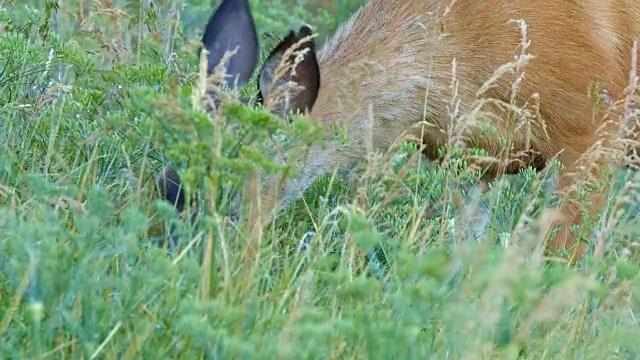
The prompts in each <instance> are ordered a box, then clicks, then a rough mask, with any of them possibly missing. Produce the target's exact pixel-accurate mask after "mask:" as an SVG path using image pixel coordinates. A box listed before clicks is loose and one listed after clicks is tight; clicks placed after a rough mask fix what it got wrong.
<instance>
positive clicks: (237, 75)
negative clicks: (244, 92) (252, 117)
mask: <svg viewBox="0 0 640 360" xmlns="http://www.w3.org/2000/svg"><path fill="white" fill-rule="evenodd" d="M202 43H203V44H204V47H205V49H207V51H209V55H208V61H207V74H208V75H211V74H212V73H213V72H214V69H215V67H216V66H217V65H218V64H219V63H220V60H222V58H223V56H224V55H225V53H226V52H228V51H229V52H232V51H234V50H236V48H237V52H236V53H235V54H234V55H233V56H231V58H230V59H229V60H228V62H227V65H226V68H225V72H226V73H227V75H229V77H228V78H226V79H225V80H226V81H225V82H226V84H227V86H229V88H231V89H239V88H241V87H242V86H244V85H245V84H246V83H247V82H248V81H249V79H250V78H251V74H253V71H254V70H255V68H256V65H257V63H258V51H259V48H258V46H259V45H258V36H257V34H256V28H255V24H254V21H253V16H252V15H251V10H250V9H249V0H223V1H222V3H221V4H220V6H219V7H218V9H217V10H216V11H215V13H214V14H213V15H212V16H211V19H209V23H208V24H207V27H206V28H205V31H204V35H203V36H202Z"/></svg>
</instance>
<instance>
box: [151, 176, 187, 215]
mask: <svg viewBox="0 0 640 360" xmlns="http://www.w3.org/2000/svg"><path fill="white" fill-rule="evenodd" d="M157 182H158V188H159V190H160V196H161V197H162V198H163V199H164V200H166V201H168V202H169V203H170V204H171V205H173V206H174V207H175V208H176V210H177V211H178V213H180V214H182V212H183V211H184V207H185V205H186V204H185V202H186V197H185V195H184V189H183V188H182V182H181V181H180V176H179V175H178V173H177V172H176V171H175V170H174V169H173V168H172V167H171V166H167V167H166V168H165V169H164V171H163V172H162V174H160V176H159V178H158V179H157Z"/></svg>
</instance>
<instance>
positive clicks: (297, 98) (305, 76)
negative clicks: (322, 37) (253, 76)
mask: <svg viewBox="0 0 640 360" xmlns="http://www.w3.org/2000/svg"><path fill="white" fill-rule="evenodd" d="M311 33H312V32H311V28H310V27H309V26H307V25H305V26H302V27H301V28H300V30H299V31H298V33H297V34H296V33H295V32H293V31H290V32H289V34H288V35H287V36H286V37H285V38H284V39H283V40H282V41H280V43H279V44H278V45H277V46H276V47H275V49H274V50H273V51H272V52H271V54H269V57H268V58H267V60H266V61H265V63H264V64H263V65H262V68H261V69H260V74H259V77H258V89H259V94H258V102H260V103H263V104H264V102H268V103H270V105H271V110H272V112H273V113H274V114H276V115H279V116H281V117H284V116H285V115H286V113H288V112H289V111H293V112H298V111H300V112H308V111H310V110H311V109H312V108H313V105H314V103H315V101H316V98H317V97H318V91H319V90H320V69H319V67H318V60H317V58H316V50H315V43H314V41H313V38H308V37H310V36H311ZM304 38H308V39H307V40H305V41H301V40H303V39H304ZM285 55H286V58H284V56H285ZM296 56H303V58H302V60H301V61H300V62H299V63H298V64H297V65H296V66H295V67H293V65H294V63H295V61H296ZM281 64H282V66H280V65H281ZM292 67H293V68H292ZM283 70H286V71H284V72H283ZM289 81H291V82H293V83H295V85H299V86H301V87H302V89H300V90H297V91H295V92H293V93H292V92H290V91H284V92H281V90H279V89H282V86H283V85H284V84H286V83H288V82H289Z"/></svg>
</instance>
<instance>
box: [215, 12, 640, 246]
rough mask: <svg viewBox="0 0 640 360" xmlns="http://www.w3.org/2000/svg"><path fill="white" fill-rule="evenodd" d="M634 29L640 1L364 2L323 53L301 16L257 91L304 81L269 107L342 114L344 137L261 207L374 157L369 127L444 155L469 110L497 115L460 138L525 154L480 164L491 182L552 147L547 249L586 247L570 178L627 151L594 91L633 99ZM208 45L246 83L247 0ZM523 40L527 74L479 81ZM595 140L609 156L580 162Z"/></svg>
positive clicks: (325, 118)
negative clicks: (285, 69) (524, 124)
mask: <svg viewBox="0 0 640 360" xmlns="http://www.w3.org/2000/svg"><path fill="white" fill-rule="evenodd" d="M518 19H522V20H524V21H525V22H526V26H524V27H521V29H526V30H527V31H526V38H525V39H524V40H523V36H522V35H523V34H522V33H521V31H518V27H516V26H514V24H513V23H512V22H511V21H512V20H518ZM516 24H517V22H516ZM520 24H521V25H522V23H521V22H520ZM639 34H640V2H638V1H636V0H583V1H574V0H529V1H513V0H493V1H477V0H397V1H396V0H369V1H368V2H367V3H366V5H364V6H363V7H362V8H361V9H360V10H358V11H357V12H356V13H355V14H354V15H353V16H352V17H351V18H350V19H349V20H348V21H347V22H346V23H345V24H344V25H343V26H342V27H341V28H340V29H339V30H338V31H337V33H336V34H335V35H334V36H333V37H332V38H330V39H329V40H328V41H327V42H326V44H325V45H324V47H323V48H322V50H321V51H320V52H318V53H317V54H316V51H315V46H314V42H313V40H312V39H308V37H309V36H310V35H311V29H310V28H309V27H308V26H303V27H302V28H301V29H300V31H299V32H298V33H297V34H296V33H294V32H290V33H289V34H288V36H287V37H285V39H284V40H282V42H281V43H280V44H279V45H278V46H277V47H276V48H275V49H274V50H273V52H272V53H271V54H270V56H269V58H268V59H267V60H266V62H265V64H264V65H263V66H262V68H261V69H260V73H259V80H258V85H259V89H260V96H259V97H258V100H259V102H261V103H263V104H269V102H270V100H271V98H272V97H273V94H274V92H273V91H272V89H274V88H275V87H274V86H272V85H273V84H276V85H277V84H282V83H284V82H287V81H289V82H290V83H293V84H296V85H299V88H297V89H293V90H292V91H291V92H290V95H291V96H290V97H289V99H288V101H286V102H282V101H281V102H279V103H278V102H277V101H275V100H274V102H275V105H274V104H271V106H267V107H268V108H270V109H272V110H273V111H274V112H275V113H277V114H278V115H281V116H284V115H286V114H287V113H288V112H290V111H302V112H305V113H306V114H308V116H309V117H310V118H311V119H313V120H314V121H318V122H320V123H322V124H325V125H328V124H331V123H334V124H339V125H341V126H342V127H343V128H345V129H346V134H347V137H348V139H349V140H350V144H348V145H349V146H348V147H347V146H346V145H344V144H342V143H341V142H339V141H337V140H335V141H334V140H331V139H330V138H329V139H327V140H324V141H323V142H322V143H320V144H317V145H312V146H311V147H310V148H309V149H308V151H307V154H308V155H307V156H306V160H305V162H304V164H303V166H302V167H301V171H300V172H299V175H296V176H294V177H292V178H291V179H289V180H286V181H285V182H284V184H283V186H282V187H281V188H277V187H276V186H275V184H276V183H277V182H276V179H275V178H271V179H270V180H269V183H268V184H267V185H268V187H267V188H268V189H270V191H269V192H263V195H262V204H263V205H265V206H266V209H267V210H269V211H271V210H277V209H280V208H282V207H283V206H285V205H287V204H288V203H289V202H290V201H292V200H294V199H296V198H299V197H300V196H301V193H302V192H303V191H304V190H305V189H307V188H308V187H309V186H310V185H311V184H312V183H313V182H314V181H315V180H316V179H317V178H318V177H319V176H322V175H324V174H327V173H330V172H332V171H334V170H336V169H345V168H348V167H351V166H353V164H354V163H355V162H357V161H358V160H361V159H363V158H364V157H365V156H366V152H367V145H366V141H365V138H366V137H368V136H369V135H367V134H370V136H371V144H372V145H373V149H374V150H381V151H384V150H387V149H388V148H389V147H390V146H391V145H392V144H393V143H394V142H396V141H397V140H398V139H399V137H401V136H411V137H413V138H414V139H419V142H420V143H421V145H422V149H423V153H424V155H426V157H427V158H429V159H436V157H437V149H438V148H439V147H440V146H442V145H445V144H447V143H448V141H450V140H451V139H450V136H451V135H450V134H451V133H452V127H453V122H452V115H451V114H452V113H454V112H456V111H457V112H458V113H460V114H465V113H466V114H472V113H473V114H475V115H476V117H479V118H481V119H477V120H481V121H485V122H487V121H488V122H490V123H491V124H492V125H493V127H494V131H493V132H486V131H481V130H480V127H479V126H475V127H474V126H473V124H472V125H470V126H469V127H467V128H466V129H465V130H464V132H463V135H464V136H462V137H461V139H462V141H463V144H464V145H466V146H467V147H476V148H481V149H484V150H485V151H486V152H487V153H488V155H489V156H492V157H496V158H504V154H505V148H504V146H503V144H504V143H503V142H501V141H500V138H503V139H507V140H508V141H509V142H510V143H511V144H512V145H513V147H512V148H511V149H509V150H508V152H509V153H512V154H515V153H520V154H525V156H523V157H521V158H520V159H519V161H518V162H517V163H512V164H509V165H507V166H501V165H498V164H495V163H483V162H481V161H477V164H479V165H481V166H482V167H483V168H484V169H485V170H486V172H485V177H484V180H486V181H489V180H491V179H493V178H495V177H496V176H500V175H503V174H512V173H516V172H517V171H519V170H520V169H523V168H526V167H528V166H534V167H535V168H537V169H542V168H543V167H544V166H545V165H546V164H547V163H548V162H549V161H550V160H551V159H553V158H556V159H558V160H559V161H560V163H562V164H563V165H564V169H563V170H562V171H561V173H560V177H559V190H560V193H561V194H562V195H563V197H564V200H565V201H564V202H563V204H562V205H561V214H562V215H563V218H562V219H561V220H559V221H558V222H557V224H558V225H560V226H561V229H560V232H559V233H558V234H557V235H556V236H555V238H554V239H552V241H551V242H550V243H549V245H548V248H549V250H558V249H563V248H564V249H569V248H570V247H573V246H576V249H575V251H576V253H577V255H578V256H579V257H580V258H581V257H582V256H583V255H584V253H585V251H586V246H585V244H583V243H579V242H578V241H577V239H576V236H575V235H574V234H573V233H572V232H571V231H570V226H571V225H574V224H578V223H580V222H581V217H582V214H581V213H582V210H583V207H582V206H581V205H580V204H579V203H578V202H577V201H575V196H574V195H575V194H576V191H574V190H575V189H573V188H574V186H573V185H576V184H581V180H584V179H585V178H586V177H590V178H593V179H603V176H604V174H603V171H602V170H603V169H604V168H605V166H607V165H608V164H610V163H613V164H614V165H616V166H617V165H620V164H621V161H622V155H624V154H622V151H618V150H616V149H618V148H617V144H618V143H619V139H618V138H619V136H620V135H619V133H620V121H621V118H622V117H621V116H620V115H621V111H618V112H615V111H613V112H607V107H606V106H603V105H602V99H601V98H600V97H598V96H596V95H591V94H590V93H589V91H590V89H591V88H593V85H594V84H597V85H599V86H600V87H601V89H603V90H606V93H607V96H608V97H609V99H612V101H617V100H621V99H623V98H624V97H625V94H626V92H625V89H626V88H627V84H628V83H629V72H630V69H631V66H630V64H631V60H632V52H633V49H634V40H635V39H636V37H637V36H638V35H639ZM305 39H306V40H307V41H302V40H305ZM203 43H204V47H205V48H206V49H207V50H208V51H209V53H208V64H209V67H208V70H209V71H210V72H211V71H212V69H213V68H214V66H216V65H218V63H219V62H220V59H221V58H222V56H223V54H224V53H225V52H226V51H233V50H236V53H235V54H234V55H233V56H232V57H231V60H230V61H229V63H228V64H227V66H226V73H227V74H229V75H230V76H229V78H228V80H227V81H226V84H227V85H228V86H229V87H231V88H233V89H238V88H239V87H241V86H243V85H245V84H246V83H247V82H248V80H249V78H250V76H251V74H252V72H253V70H254V67H255V65H256V63H257V53H258V41H257V36H256V31H255V27H254V23H253V19H252V15H251V12H250V9H249V3H248V0H223V1H222V4H221V5H220V6H219V8H218V10H217V11H216V12H215V14H214V15H213V16H212V18H211V20H210V22H209V24H208V25H207V28H206V31H205V34H204V37H203ZM523 45H524V48H523ZM296 46H297V47H298V50H305V51H306V52H304V53H303V55H301V56H303V61H302V62H300V63H298V64H297V65H296V66H295V72H289V73H288V75H287V76H285V77H283V78H281V79H279V80H278V79H274V74H275V73H276V71H275V69H276V67H277V66H278V64H280V61H281V60H282V58H283V56H285V55H287V58H285V61H288V62H289V63H292V62H293V61H294V59H295V55H291V54H290V53H287V51H288V50H289V51H291V50H292V49H293V47H296ZM519 47H520V49H519ZM525 51H526V52H527V53H531V54H532V55H533V57H530V58H529V59H528V61H526V62H523V63H518V68H517V70H518V71H517V72H520V73H524V78H522V77H520V78H518V74H517V72H516V74H513V73H509V72H505V74H506V75H505V76H502V77H497V78H495V79H494V81H493V83H492V86H490V87H486V86H483V85H484V84H485V82H486V81H487V80H488V79H490V78H492V77H493V76H494V71H495V70H496V69H499V68H501V66H502V65H504V64H505V63H508V62H510V61H513V59H514V55H515V56H521V57H526V56H527V53H525ZM454 65H455V67H454ZM502 69H505V68H504V67H503V68H502ZM453 70H455V72H454V71H453ZM454 73H455V78H456V82H455V85H456V86H455V87H452V84H454V83H453V82H452V76H453V74H454ZM274 80H277V81H275V82H274ZM514 83H517V92H515V93H514V91H513V90H514V88H515V86H514V85H513V84H514ZM320 85H322V86H320ZM454 94H455V95H456V99H455V100H456V102H454V101H452V97H453V95H454ZM479 99H485V100H486V101H484V103H483V104H484V105H483V108H482V111H476V110H478V109H477V108H476V106H477V105H478V103H479V102H478V101H479ZM487 99H488V100H487ZM532 103H535V106H533V107H532V108H533V110H531V111H530V113H535V114H536V115H537V117H538V120H539V121H538V123H535V122H534V123H533V125H531V126H529V127H528V131H524V130H522V129H521V126H520V124H519V122H520V119H519V118H518V112H517V111H516V110H514V109H515V108H516V107H521V108H522V107H523V106H525V105H526V104H529V105H531V104H532ZM504 104H512V105H514V106H505V105H504ZM607 114H609V115H608V117H607V116H605V115H607ZM607 119H608V120H611V121H605V120H607ZM326 128H327V129H328V128H329V127H328V126H326ZM369 128H370V129H371V130H367V129H369ZM327 131H328V130H327ZM594 146H597V147H598V148H599V149H600V150H599V151H595V152H594V153H600V154H601V156H599V157H597V158H594V159H592V160H589V161H588V162H587V163H581V162H580V161H579V160H580V159H581V157H582V156H583V155H585V154H586V153H587V152H589V150H590V149H591V150H593V147H594ZM585 166H586V168H585ZM605 180H606V179H605ZM605 182H606V183H609V182H610V181H605ZM276 188H277V189H276ZM273 189H276V190H275V191H273ZM605 190H606V189H605ZM589 197H590V200H591V205H590V206H588V208H587V209H586V210H587V213H588V214H590V215H594V214H597V213H598V212H599V211H600V210H601V209H602V208H603V205H604V193H602V192H598V193H595V192H593V193H591V194H590V195H589Z"/></svg>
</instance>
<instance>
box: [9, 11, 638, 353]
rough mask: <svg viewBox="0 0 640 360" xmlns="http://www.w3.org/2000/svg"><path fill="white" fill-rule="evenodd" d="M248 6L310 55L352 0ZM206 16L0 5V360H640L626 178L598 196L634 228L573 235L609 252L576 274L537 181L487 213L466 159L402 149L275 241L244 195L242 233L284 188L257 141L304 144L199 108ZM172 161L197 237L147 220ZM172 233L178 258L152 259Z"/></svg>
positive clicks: (320, 200)
mask: <svg viewBox="0 0 640 360" xmlns="http://www.w3.org/2000/svg"><path fill="white" fill-rule="evenodd" d="M251 4H252V8H253V11H254V16H255V19H256V25H257V28H258V31H259V34H260V39H261V46H262V48H263V50H262V51H263V58H264V56H266V54H267V52H268V51H269V50H270V49H271V47H272V46H273V45H274V44H275V43H276V42H277V40H278V38H279V37H280V36H282V35H283V34H285V32H286V31H287V30H288V29H289V28H297V27H298V26H299V25H300V24H301V23H302V22H307V23H310V24H312V25H313V26H314V28H315V29H316V30H317V31H318V32H319V33H320V37H319V38H318V39H317V41H318V42H319V43H322V42H323V41H324V40H325V39H326V37H327V36H329V35H330V34H331V32H332V31H333V30H334V29H335V28H336V27H337V26H338V25H339V24H340V22H341V21H343V20H344V19H346V18H347V17H348V16H349V14H350V13H351V12H352V11H353V10H354V9H355V8H356V7H357V6H358V4H359V2H357V1H349V0H341V1H303V0H300V1H297V2H296V1H292V0H268V1H267V0H251ZM214 6H215V4H214V3H211V2H210V1H205V0H195V1H189V2H188V3H187V2H185V1H179V0H178V1H173V2H170V1H166V0H156V1H145V2H130V1H124V0H112V1H98V0H68V1H60V0H26V1H10V0H9V1H0V69H1V70H0V90H1V91H0V144H2V147H3V151H2V152H0V238H1V239H2V241H0V358H3V359H5V358H6V359H14V358H15V359H22V358H28V359H39V358H82V359H96V358H105V359H131V358H144V359H155V358H161V359H162V358H171V359H174V358H180V359H200V358H207V359H229V358H234V359H235V358H246V359H261V358H265V359H267V358H268V359H271V358H286V359H289V358H291V359H297V358H322V359H324V358H374V359H378V358H382V359H394V358H402V359H404V358H416V359H424V358H438V359H440V358H442V359H445V358H489V357H491V358H518V357H523V358H532V359H535V358H543V357H544V358H570V359H574V358H580V359H586V358H594V359H635V358H638V357H640V341H638V331H640V329H639V328H638V326H639V320H638V312H637V311H638V310H640V298H639V296H640V275H639V274H640V267H639V265H638V259H639V258H640V256H639V255H640V251H639V246H638V242H637V240H636V238H635V236H636V234H637V233H638V230H640V227H639V226H638V225H637V224H636V223H635V220H634V217H635V213H636V211H635V210H636V209H635V208H634V206H631V205H633V204H634V203H635V202H637V199H638V186H637V185H638V184H640V181H638V177H637V175H636V173H635V172H633V171H625V172H622V173H621V174H620V176H619V178H618V180H619V181H618V183H619V186H617V187H616V190H615V192H614V193H612V194H611V204H612V205H613V204H626V205H625V207H624V208H625V209H627V210H626V211H615V212H614V211H607V212H606V213H605V214H603V216H602V218H601V219H600V220H599V222H598V225H597V227H596V228H595V229H580V231H582V232H583V234H587V233H588V232H589V230H595V234H596V239H595V241H594V242H595V243H597V244H598V246H595V245H594V246H592V249H593V248H594V247H595V248H597V251H595V252H594V251H591V252H590V255H589V256H588V258H587V259H586V261H585V262H584V263H582V264H578V265H573V264H568V263H567V262H566V258H567V257H566V256H562V255H563V254H559V255H558V257H557V258H546V257H544V256H543V254H542V247H541V245H542V244H541V241H542V238H541V236H540V234H541V231H542V230H544V229H545V226H546V225H547V224H548V223H549V218H550V216H551V215H550V214H552V205H553V204H554V201H555V199H554V198H553V197H552V196H551V195H549V193H548V192H547V188H548V181H550V180H549V179H548V177H547V176H546V174H542V173H541V174H536V172H535V171H533V170H532V169H529V170H525V171H523V172H522V173H521V174H519V175H514V176H508V177H505V178H503V179H500V180H499V181H496V182H494V183H492V184H491V187H490V189H488V191H486V192H485V193H480V192H479V191H478V190H477V189H476V188H475V187H474V183H475V180H477V178H478V174H477V172H476V171H475V170H472V169H470V168H469V167H468V165H467V164H466V162H465V161H464V158H462V157H459V156H456V154H457V153H456V152H453V153H448V155H447V156H445V160H444V161H443V163H442V164H441V165H440V166H434V165H433V164H429V163H425V162H424V159H421V158H420V156H418V153H417V152H416V151H415V146H413V145H409V144H400V146H398V147H397V148H395V149H393V151H391V152H389V153H387V154H377V155H372V156H371V158H369V159H367V160H366V161H363V163H362V164H361V166H360V168H359V169H357V171H358V176H355V177H351V178H349V177H345V176H341V175H335V176H330V177H329V176H327V177H324V178H322V179H320V180H319V181H318V183H317V184H315V186H314V187H313V188H312V189H311V190H310V191H308V192H307V193H306V194H305V198H304V199H301V200H300V201H297V202H296V203H294V204H293V205H291V206H290V207H289V208H287V209H286V210H285V211H284V212H283V213H282V215H281V216H280V217H279V218H278V219H277V220H276V221H274V222H273V223H272V224H271V225H270V226H268V227H266V228H264V229H258V228H256V227H255V226H253V225H254V224H252V223H251V220H250V217H247V216H245V215H246V214H247V212H248V211H249V208H250V207H251V199H252V198H255V197H253V196H248V197H244V198H249V200H246V201H244V202H243V205H246V206H243V207H242V209H243V210H242V211H241V212H240V216H239V218H237V219H235V218H234V219H231V218H230V217H229V213H230V209H231V208H232V207H233V198H234V197H233V195H234V194H236V193H237V192H238V191H242V190H243V189H244V187H243V186H244V185H246V183H247V182H248V181H249V182H250V181H254V180H256V177H255V174H256V171H257V170H260V169H271V168H273V167H274V164H272V163H270V161H268V157H266V156H265V155H264V153H265V151H264V146H266V145H265V141H264V140H265V139H266V138H267V137H268V136H269V135H270V134H272V133H274V132H275V131H276V130H278V129H279V130H280V131H282V132H283V133H285V134H287V133H290V134H293V133H294V132H295V133H297V134H298V135H300V136H309V137H312V136H313V131H312V130H313V126H311V125H312V123H311V122H309V121H308V119H305V118H303V117H300V118H296V120H295V122H294V126H288V125H287V123H286V122H284V121H283V120H282V119H278V118H275V117H273V116H270V115H269V114H268V113H267V112H266V111H265V110H262V109H251V108H248V107H245V106H243V105H240V104H239V103H233V102H232V103H230V104H229V105H228V106H227V107H225V109H224V116H223V117H219V118H215V119H212V118H210V117H209V116H208V115H207V113H205V112H204V111H203V110H202V107H201V106H200V102H199V100H198V97H197V94H198V91H199V89H200V84H199V78H198V61H197V56H196V54H197V41H198V40H199V38H200V35H201V29H202V28H203V26H204V24H206V21H207V20H208V18H209V16H210V14H211V11H212V10H213V8H214ZM252 86H253V87H250V88H248V89H245V90H244V93H245V94H247V95H252V94H253V93H254V92H255V86H254V85H253V84H252ZM169 163H170V164H173V165H175V166H176V168H178V169H179V172H180V175H181V176H182V178H183V181H184V183H185V186H186V187H187V189H188V190H189V193H190V194H193V195H194V196H196V195H197V198H198V204H200V205H201V206H199V207H197V208H196V209H192V211H193V212H195V213H196V216H195V217H194V219H195V221H194V222H193V224H192V223H189V222H185V221H183V219H181V218H180V217H179V216H178V214H176V212H175V211H174V209H173V207H171V206H170V205H169V204H167V203H166V202H163V201H161V200H160V199H158V195H157V191H156V187H155V182H154V178H155V177H156V176H157V175H158V174H159V172H160V171H161V168H162V166H164V165H165V164H169ZM551 180H553V179H551ZM250 195H251V194H250ZM610 208H611V209H613V207H610ZM170 227H173V228H174V229H175V231H176V232H175V234H177V235H176V236H177V237H178V239H179V243H180V246H179V247H178V248H177V249H175V250H174V251H167V249H166V248H162V247H158V246H156V245H157V244H161V243H162V242H163V241H162V240H163V239H165V238H166V237H167V229H169V228H170ZM594 254H595V255H594Z"/></svg>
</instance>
